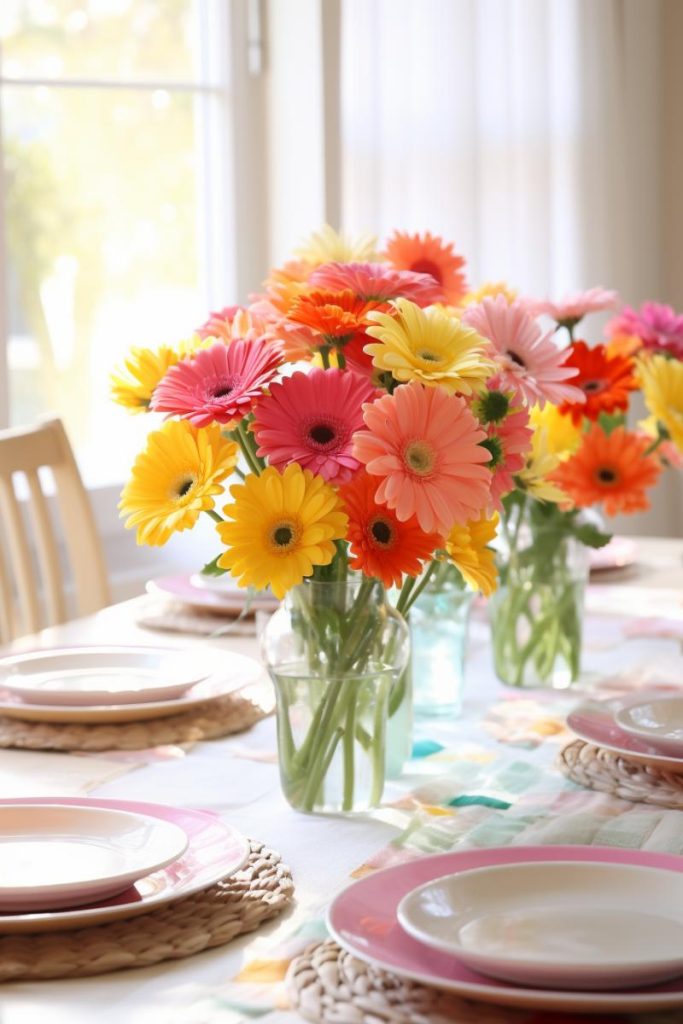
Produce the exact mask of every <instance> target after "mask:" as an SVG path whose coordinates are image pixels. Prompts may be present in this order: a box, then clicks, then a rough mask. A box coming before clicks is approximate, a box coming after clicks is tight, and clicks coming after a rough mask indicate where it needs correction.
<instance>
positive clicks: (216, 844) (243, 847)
mask: <svg viewBox="0 0 683 1024" xmlns="http://www.w3.org/2000/svg"><path fill="white" fill-rule="evenodd" d="M13 805H14V806H17V807H30V806H41V805H42V806H60V807H63V808H64V807H68V808H83V807H86V808H102V809H104V810H107V811H125V812H126V813H132V814H137V815H143V816H147V817H151V818H156V819H159V820H160V821H162V822H169V823H170V824H172V825H175V826H177V827H178V828H179V829H181V830H182V832H184V833H185V835H186V837H187V848H186V850H185V852H184V853H183V854H182V855H181V856H180V857H178V858H177V859H176V860H174V861H173V862H172V863H170V864H168V865H167V866H166V867H163V868H160V869H158V870H155V871H152V872H151V873H150V874H147V875H145V876H144V877H142V878H139V879H138V880H137V881H136V882H135V883H134V884H133V885H130V886H128V888H127V889H126V890H125V891H124V892H122V893H120V894H119V895H118V896H113V897H111V898H108V899H102V900H98V901H96V902H93V903H91V904H88V905H85V906H80V907H71V908H66V909H61V910H53V911H37V910H34V911H28V912H22V913H9V914H8V913H0V934H3V933H5V934H7V933H17V932H45V931H63V930H64V929H69V930H70V929H74V928H84V927H86V926H88V925H93V924H105V923H108V922H110V921H115V920H119V919H123V918H128V917H134V916H137V915H138V914H145V913H147V912H148V911H149V910H154V909H156V908H157V907H162V906H165V905H166V904H169V903H173V902H175V901H176V900H180V899H184V898H185V897H186V896H191V895H192V894H193V893H197V892H201V890H202V889H208V888H209V887H210V886H212V885H215V883H216V882H218V881H220V880H221V879H222V878H226V877H228V876H229V875H233V874H235V872H236V871H239V869H240V868H241V867H243V866H244V864H245V863H246V861H247V860H248V858H249V852H250V846H249V841H248V840H247V839H246V838H245V837H244V836H243V835H242V833H241V832H239V831H238V830H237V829H236V828H233V826H232V825H229V824H227V823H226V822H224V821H221V819H220V818H218V817H216V816H215V815H213V814H208V813H206V812H205V811H196V810H188V809H186V808H183V807H170V806H166V805H164V804H154V803H142V802H138V801H128V800H98V799H86V798H77V797H74V798H70V799H62V798H59V799H57V798H55V799H51V800H46V799H40V798H37V797H36V798H35V799H33V798H29V799H25V800H5V801H3V806H5V807H10V806H13Z"/></svg>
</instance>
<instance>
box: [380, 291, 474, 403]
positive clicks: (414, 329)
mask: <svg viewBox="0 0 683 1024" xmlns="http://www.w3.org/2000/svg"><path fill="white" fill-rule="evenodd" d="M394 306H395V308H396V314H395V315H390V314H388V313H379V312H377V311H375V312H372V313H368V317H367V319H368V320H371V321H372V322H373V323H374V324H376V325H377V326H376V327H368V328H367V331H366V333H367V334H369V335H370V336H371V337H373V338H377V339H378V343H377V344H374V345H366V346H365V352H367V353H368V354H369V355H370V356H372V361H373V363H374V365H375V366H376V367H377V369H378V370H388V371H389V372H390V373H391V374H392V376H393V377H394V378H395V379H396V380H399V381H402V382H407V381H410V380H417V381H420V383H422V384H426V385H428V386H429V387H441V388H443V389H444V391H447V392H448V393H449V394H455V393H456V392H458V393H460V394H464V395H471V394H472V392H477V391H479V390H480V389H481V387H483V385H484V383H485V381H486V379H487V377H490V376H491V374H492V373H493V371H494V366H493V363H492V362H491V361H490V360H489V359H487V358H486V356H485V355H484V352H485V350H486V348H487V347H488V343H487V342H486V341H485V340H484V338H482V337H481V335H479V334H477V332H476V331H475V330H474V328H472V327H467V326H466V325H465V324H463V323H461V322H460V320H456V319H455V318H454V317H450V316H447V315H446V314H445V313H442V312H441V310H438V309H435V308H434V307H432V308H430V309H420V307H419V306H416V305H415V303H414V302H410V301H409V300H408V299H397V300H396V302H395V303H394Z"/></svg>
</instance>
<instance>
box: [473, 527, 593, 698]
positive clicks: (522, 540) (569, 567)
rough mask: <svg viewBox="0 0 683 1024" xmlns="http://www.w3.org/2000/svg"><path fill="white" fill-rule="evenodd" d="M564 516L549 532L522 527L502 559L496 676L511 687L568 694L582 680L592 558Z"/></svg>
mask: <svg viewBox="0 0 683 1024" xmlns="http://www.w3.org/2000/svg"><path fill="white" fill-rule="evenodd" d="M559 515H561V514H560V513H558V518H557V522H556V523H555V524H552V523H551V525H549V526H547V527H545V528H540V529H539V528H535V529H532V528H531V527H530V526H529V525H528V524H527V523H526V522H522V523H520V524H519V528H516V529H515V531H514V533H513V534H512V540H513V543H508V545H507V546H506V547H505V548H504V549H503V550H501V552H500V555H499V572H500V579H499V585H498V589H497V591H496V592H495V593H494V594H493V595H492V596H491V598H490V599H489V619H490V623H491V639H492V645H493V659H494V665H495V670H496V674H497V676H498V678H499V679H501V680H502V682H504V683H507V684H508V685H509V686H528V687H541V686H546V687H554V688H556V689H563V688H566V687H568V686H570V685H571V684H572V683H574V682H576V680H577V679H578V678H579V674H580V671H581V638H582V626H583V599H584V591H585V587H586V582H587V579H588V553H587V550H586V548H585V546H584V545H583V544H581V543H580V541H578V540H577V539H576V538H575V537H572V536H569V535H567V534H566V533H563V532H562V529H561V519H560V518H559Z"/></svg>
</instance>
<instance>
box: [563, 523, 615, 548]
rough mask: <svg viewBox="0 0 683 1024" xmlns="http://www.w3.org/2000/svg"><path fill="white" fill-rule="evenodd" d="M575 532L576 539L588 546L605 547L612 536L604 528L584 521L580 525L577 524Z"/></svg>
mask: <svg viewBox="0 0 683 1024" xmlns="http://www.w3.org/2000/svg"><path fill="white" fill-rule="evenodd" d="M573 533H574V536H575V537H576V539H577V540H579V541H581V543H582V544H585V545H586V547H588V548H604V546H605V544H607V543H608V541H610V540H611V536H612V535H611V534H609V533H603V532H602V530H599V529H598V527H597V526H594V525H593V524H592V523H582V524H581V525H580V526H575V527H574V531H573Z"/></svg>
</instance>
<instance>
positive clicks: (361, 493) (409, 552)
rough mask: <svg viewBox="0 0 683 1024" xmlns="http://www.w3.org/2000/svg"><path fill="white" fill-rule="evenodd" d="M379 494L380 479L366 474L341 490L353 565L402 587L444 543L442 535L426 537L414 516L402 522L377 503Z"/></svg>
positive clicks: (387, 583)
mask: <svg viewBox="0 0 683 1024" xmlns="http://www.w3.org/2000/svg"><path fill="white" fill-rule="evenodd" d="M376 490H377V481H376V479H373V478H372V477H371V476H370V475H369V474H368V473H366V472H365V470H361V471H360V472H359V473H358V474H357V475H356V477H355V478H354V479H353V481H352V482H351V483H348V484H345V485H344V486H343V487H340V489H339V496H340V498H341V499H342V501H343V503H344V507H345V510H346V512H347V514H348V517H349V525H348V529H347V534H346V536H347V539H348V541H349V544H350V554H351V559H350V561H349V565H350V566H351V568H352V569H360V570H362V572H363V573H364V574H365V575H366V576H375V577H376V578H377V579H379V580H381V581H382V583H383V584H384V586H385V587H392V586H395V587H400V585H401V582H402V580H403V575H404V573H406V574H408V575H409V576H419V574H420V573H421V572H422V569H423V565H424V562H426V561H427V560H428V559H429V558H431V556H432V554H433V553H434V551H435V549H436V548H437V547H441V546H443V544H444V540H443V537H441V536H440V534H438V533H425V531H424V530H422V529H421V528H420V525H419V524H418V522H417V519H416V518H415V517H414V516H413V517H411V518H410V519H406V520H404V521H403V522H401V521H400V520H399V518H398V517H397V515H396V513H395V512H392V511H391V509H388V508H387V506H386V505H380V504H379V503H378V502H377V501H376V500H375V491H376Z"/></svg>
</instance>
